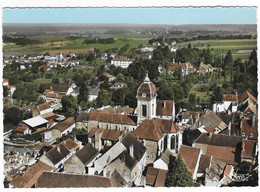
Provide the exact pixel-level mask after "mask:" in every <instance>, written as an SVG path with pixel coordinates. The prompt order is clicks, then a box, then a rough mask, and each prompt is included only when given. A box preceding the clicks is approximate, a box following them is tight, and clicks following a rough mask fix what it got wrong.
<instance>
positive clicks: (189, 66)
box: [168, 62, 195, 71]
mask: <svg viewBox="0 0 260 192" xmlns="http://www.w3.org/2000/svg"><path fill="white" fill-rule="evenodd" d="M187 65H188V70H189V71H195V68H194V67H193V65H192V64H191V63H190V62H186V63H168V67H169V68H172V69H177V68H186V67H187Z"/></svg>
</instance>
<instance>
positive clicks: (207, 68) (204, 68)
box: [197, 62, 214, 74]
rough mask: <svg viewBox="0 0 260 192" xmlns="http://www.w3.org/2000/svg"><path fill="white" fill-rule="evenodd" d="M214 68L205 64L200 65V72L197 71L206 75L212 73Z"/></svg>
mask: <svg viewBox="0 0 260 192" xmlns="http://www.w3.org/2000/svg"><path fill="white" fill-rule="evenodd" d="M213 69H214V68H213V67H212V66H211V64H204V63H203V62H201V63H200V67H199V70H198V71H197V72H198V73H199V74H206V73H212V72H213Z"/></svg>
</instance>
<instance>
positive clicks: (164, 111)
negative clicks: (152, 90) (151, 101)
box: [156, 100, 174, 116]
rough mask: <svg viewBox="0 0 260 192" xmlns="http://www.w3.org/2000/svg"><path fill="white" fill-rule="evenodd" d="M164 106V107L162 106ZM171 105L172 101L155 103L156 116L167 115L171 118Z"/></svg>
mask: <svg viewBox="0 0 260 192" xmlns="http://www.w3.org/2000/svg"><path fill="white" fill-rule="evenodd" d="M164 104H165V106H164ZM173 104H174V101H172V100H165V101H163V100H159V101H157V108H156V115H167V116H171V115H172V113H173Z"/></svg>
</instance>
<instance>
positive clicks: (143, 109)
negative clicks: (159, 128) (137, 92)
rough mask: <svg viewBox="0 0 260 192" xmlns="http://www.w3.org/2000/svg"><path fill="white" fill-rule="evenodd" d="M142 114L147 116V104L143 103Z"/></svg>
mask: <svg viewBox="0 0 260 192" xmlns="http://www.w3.org/2000/svg"><path fill="white" fill-rule="evenodd" d="M142 116H143V117H146V105H142Z"/></svg>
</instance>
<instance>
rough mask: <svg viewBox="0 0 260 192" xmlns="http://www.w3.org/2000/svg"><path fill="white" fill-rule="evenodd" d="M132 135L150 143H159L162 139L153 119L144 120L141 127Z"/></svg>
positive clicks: (161, 134)
mask: <svg viewBox="0 0 260 192" xmlns="http://www.w3.org/2000/svg"><path fill="white" fill-rule="evenodd" d="M133 134H134V135H135V136H137V137H139V138H142V139H147V140H152V141H159V140H160V139H161V138H162V137H163V133H162V131H161V129H160V128H159V126H158V124H157V123H156V120H155V119H151V120H150V119H146V120H144V121H143V122H142V123H141V125H140V126H139V127H138V128H137V129H136V130H134V131H133Z"/></svg>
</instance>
